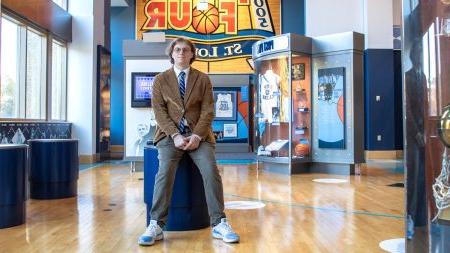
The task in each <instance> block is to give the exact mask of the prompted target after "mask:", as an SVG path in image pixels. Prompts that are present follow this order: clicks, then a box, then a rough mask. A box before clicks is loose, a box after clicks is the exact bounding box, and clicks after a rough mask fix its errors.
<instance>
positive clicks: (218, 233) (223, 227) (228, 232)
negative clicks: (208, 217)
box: [212, 218, 240, 242]
mask: <svg viewBox="0 0 450 253" xmlns="http://www.w3.org/2000/svg"><path fill="white" fill-rule="evenodd" d="M212 236H213V237H214V238H217V239H222V240H223V241H224V242H239V239H240V238H239V235H238V234H236V233H235V232H234V231H233V229H232V228H231V226H230V224H228V222H227V219H226V218H222V219H221V220H220V223H219V224H217V225H216V226H214V227H213V229H212Z"/></svg>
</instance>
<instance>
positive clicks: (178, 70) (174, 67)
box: [173, 65, 191, 78]
mask: <svg viewBox="0 0 450 253" xmlns="http://www.w3.org/2000/svg"><path fill="white" fill-rule="evenodd" d="M173 70H174V71H175V75H176V77H177V78H178V76H179V75H180V72H181V71H184V73H186V76H187V75H189V71H190V70H191V67H190V66H189V67H187V68H185V69H179V68H177V67H176V66H175V65H173Z"/></svg>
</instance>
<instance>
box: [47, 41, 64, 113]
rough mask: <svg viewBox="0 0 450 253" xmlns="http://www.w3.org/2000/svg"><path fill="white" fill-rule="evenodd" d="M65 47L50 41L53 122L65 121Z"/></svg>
mask: <svg viewBox="0 0 450 253" xmlns="http://www.w3.org/2000/svg"><path fill="white" fill-rule="evenodd" d="M66 62H67V57H66V47H65V46H64V45H63V44H62V43H60V42H58V41H56V40H53V41H52V96H51V97H52V102H51V109H52V116H51V119H54V120H65V119H66V94H67V93H66V83H67V82H66Z"/></svg>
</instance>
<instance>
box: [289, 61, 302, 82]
mask: <svg viewBox="0 0 450 253" xmlns="http://www.w3.org/2000/svg"><path fill="white" fill-rule="evenodd" d="M292 80H305V64H304V63H297V64H292Z"/></svg>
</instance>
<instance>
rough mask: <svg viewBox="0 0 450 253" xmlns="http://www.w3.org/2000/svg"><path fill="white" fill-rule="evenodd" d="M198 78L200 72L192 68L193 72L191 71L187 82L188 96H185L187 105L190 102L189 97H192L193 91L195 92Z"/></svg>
mask: <svg viewBox="0 0 450 253" xmlns="http://www.w3.org/2000/svg"><path fill="white" fill-rule="evenodd" d="M197 78H198V71H197V70H196V69H194V68H193V67H191V70H190V71H189V77H188V82H187V91H186V95H185V96H184V104H185V105H186V104H187V102H188V101H189V97H190V96H191V93H192V90H194V87H195V85H196V84H197Z"/></svg>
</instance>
